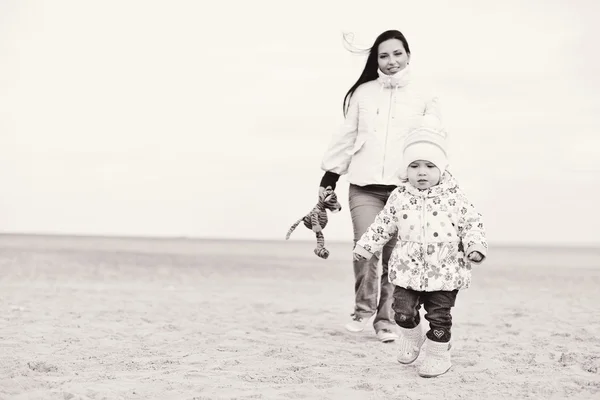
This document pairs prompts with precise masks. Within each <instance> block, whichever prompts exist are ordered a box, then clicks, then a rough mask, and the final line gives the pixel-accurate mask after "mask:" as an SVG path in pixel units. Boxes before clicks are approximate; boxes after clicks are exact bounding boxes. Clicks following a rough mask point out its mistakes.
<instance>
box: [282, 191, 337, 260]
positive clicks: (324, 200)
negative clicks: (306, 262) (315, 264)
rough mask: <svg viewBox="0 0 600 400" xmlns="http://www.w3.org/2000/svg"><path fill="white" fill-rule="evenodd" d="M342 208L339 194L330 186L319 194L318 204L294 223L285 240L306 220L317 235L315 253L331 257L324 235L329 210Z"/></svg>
mask: <svg viewBox="0 0 600 400" xmlns="http://www.w3.org/2000/svg"><path fill="white" fill-rule="evenodd" d="M341 209H342V205H341V204H340V203H339V202H338V200H337V195H336V194H335V192H334V191H333V189H332V188H331V186H328V187H327V188H325V190H323V191H322V192H321V193H320V194H319V202H318V203H317V205H316V206H315V207H314V208H313V209H312V210H311V211H310V212H309V213H308V214H306V215H305V216H304V217H302V218H300V219H299V220H298V221H296V222H295V223H294V225H292V226H291V227H290V229H289V230H288V233H287V235H286V236H285V240H288V239H289V238H290V235H291V234H292V232H293V231H294V229H296V227H297V226H298V225H299V224H300V222H304V226H306V227H307V228H308V229H310V230H312V231H313V232H314V233H315V235H316V236H317V247H316V248H315V254H316V255H317V256H319V257H321V258H323V259H326V258H327V257H329V250H327V249H326V248H325V237H324V236H323V229H325V226H327V221H328V218H327V210H329V211H331V212H334V213H336V212H339V211H340V210H341Z"/></svg>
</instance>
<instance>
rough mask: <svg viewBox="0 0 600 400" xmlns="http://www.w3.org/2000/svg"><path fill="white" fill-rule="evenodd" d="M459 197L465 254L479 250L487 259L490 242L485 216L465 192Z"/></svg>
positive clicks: (460, 225)
mask: <svg viewBox="0 0 600 400" xmlns="http://www.w3.org/2000/svg"><path fill="white" fill-rule="evenodd" d="M459 199H460V209H459V212H460V218H459V220H458V232H459V236H460V238H461V241H462V243H463V247H464V248H465V256H468V255H469V254H471V253H472V252H474V251H478V252H479V253H481V255H482V256H483V259H485V258H486V257H487V250H488V244H487V238H486V234H485V227H484V225H483V217H482V215H481V214H480V213H479V212H478V211H477V209H476V208H475V206H474V205H473V203H471V202H470V201H469V200H468V199H467V197H466V196H465V195H464V194H462V193H461V195H460V197H459ZM482 261H483V260H482Z"/></svg>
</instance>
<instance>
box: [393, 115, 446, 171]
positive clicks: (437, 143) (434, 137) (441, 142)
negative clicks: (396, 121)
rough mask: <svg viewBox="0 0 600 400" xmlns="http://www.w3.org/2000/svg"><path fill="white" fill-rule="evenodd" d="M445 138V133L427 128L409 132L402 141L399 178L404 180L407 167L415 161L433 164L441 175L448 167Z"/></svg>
mask: <svg viewBox="0 0 600 400" xmlns="http://www.w3.org/2000/svg"><path fill="white" fill-rule="evenodd" d="M447 136H448V135H447V133H446V131H444V130H441V129H434V128H429V127H420V128H417V129H415V130H414V131H412V132H410V133H409V134H408V136H407V137H406V140H405V141H404V155H403V160H402V167H401V168H400V177H401V178H403V179H406V177H407V170H408V166H409V165H410V164H411V163H413V162H414V161H417V160H425V161H429V162H432V163H434V164H435V166H436V167H438V168H439V170H440V173H441V175H443V174H444V171H446V168H447V167H448V155H447V153H446V137H447Z"/></svg>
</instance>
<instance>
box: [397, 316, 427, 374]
mask: <svg viewBox="0 0 600 400" xmlns="http://www.w3.org/2000/svg"><path fill="white" fill-rule="evenodd" d="M399 329H400V333H401V335H400V339H399V340H398V344H399V351H398V362H399V363H400V364H410V363H412V362H414V361H415V360H416V359H417V358H418V357H419V353H420V352H421V346H423V343H424V342H425V333H424V332H423V329H422V328H421V324H419V325H417V326H416V328H412V329H407V328H402V327H399Z"/></svg>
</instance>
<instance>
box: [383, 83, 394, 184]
mask: <svg viewBox="0 0 600 400" xmlns="http://www.w3.org/2000/svg"><path fill="white" fill-rule="evenodd" d="M393 95H394V89H393V88H392V89H391V90H390V105H389V107H388V116H387V124H386V126H385V142H384V144H383V165H382V166H381V180H382V181H383V180H384V179H385V155H386V153H387V142H388V132H389V131H390V116H391V115H392V97H393Z"/></svg>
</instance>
